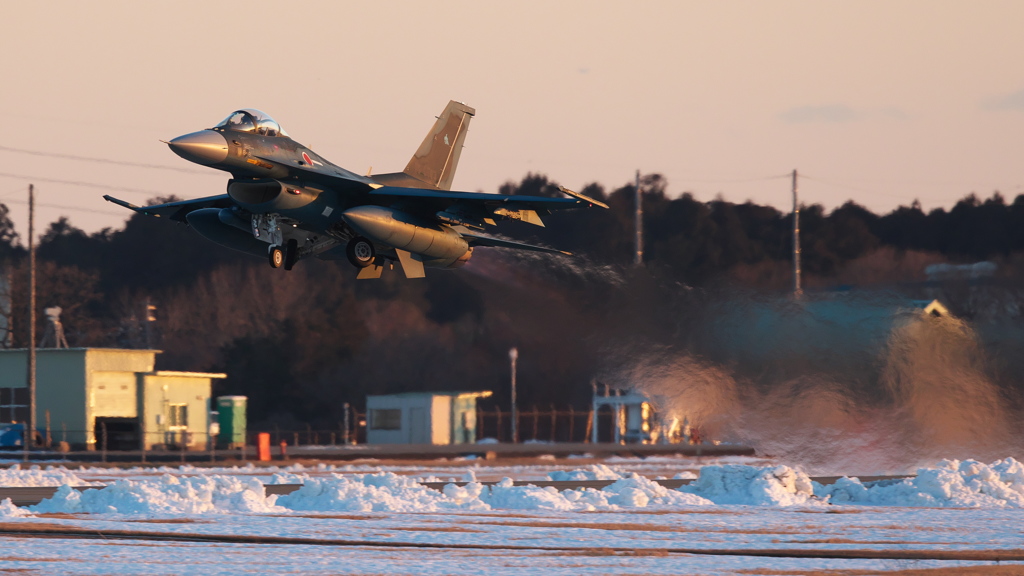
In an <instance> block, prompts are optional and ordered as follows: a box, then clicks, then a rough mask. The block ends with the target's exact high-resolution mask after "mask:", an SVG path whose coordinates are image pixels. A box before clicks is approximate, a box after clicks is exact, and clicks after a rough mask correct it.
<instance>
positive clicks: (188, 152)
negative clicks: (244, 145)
mask: <svg viewBox="0 0 1024 576" xmlns="http://www.w3.org/2000/svg"><path fill="white" fill-rule="evenodd" d="M167 145H168V146H170V147H171V150H173V151H174V153H175V154H177V155H178V156H181V157H182V158H184V159H185V160H188V161H189V162H195V163H196V164H205V165H207V166H209V165H210V164H218V163H220V162H223V161H224V160H226V159H227V157H228V140H227V138H225V137H224V135H223V134H221V133H220V132H217V131H214V130H200V131H199V132H193V133H191V134H185V135H184V136H178V137H177V138H175V139H174V140H171V141H170V142H168V143H167Z"/></svg>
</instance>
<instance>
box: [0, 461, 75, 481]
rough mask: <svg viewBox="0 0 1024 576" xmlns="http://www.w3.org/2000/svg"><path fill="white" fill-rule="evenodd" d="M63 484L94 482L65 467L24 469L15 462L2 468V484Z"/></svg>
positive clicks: (0, 470)
mask: <svg viewBox="0 0 1024 576" xmlns="http://www.w3.org/2000/svg"><path fill="white" fill-rule="evenodd" d="M62 484H70V485H72V486H90V485H92V484H93V482H86V481H85V480H82V479H81V478H79V477H78V476H76V475H75V474H74V473H72V472H70V471H69V470H67V469H66V468H63V467H61V468H54V467H52V466H48V467H47V468H46V470H42V469H40V468H39V466H32V467H31V468H29V469H28V470H22V469H21V466H19V465H17V464H15V465H13V466H11V467H10V468H0V486H61V485H62Z"/></svg>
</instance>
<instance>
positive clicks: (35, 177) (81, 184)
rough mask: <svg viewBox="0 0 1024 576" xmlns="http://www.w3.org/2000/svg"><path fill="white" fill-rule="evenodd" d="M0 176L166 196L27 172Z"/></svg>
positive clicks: (0, 174)
mask: <svg viewBox="0 0 1024 576" xmlns="http://www.w3.org/2000/svg"><path fill="white" fill-rule="evenodd" d="M0 178H17V179H19V180H32V181H36V182H50V183H53V184H67V185H69V186H84V187H86V188H98V189H100V190H113V191H116V192H133V193H135V194H148V195H150V196H165V195H166V193H165V192H158V191H156V190H145V189H142V188H127V187H123V186H110V185H108V184H97V183H95V182H85V181H82V180H59V179H56V178H44V177H42V176H29V175H25V174H10V173H7V172H0Z"/></svg>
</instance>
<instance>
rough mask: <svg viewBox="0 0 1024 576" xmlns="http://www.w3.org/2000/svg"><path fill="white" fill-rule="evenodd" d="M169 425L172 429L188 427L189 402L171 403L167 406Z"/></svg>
mask: <svg viewBox="0 0 1024 576" xmlns="http://www.w3.org/2000/svg"><path fill="white" fill-rule="evenodd" d="M167 426H168V427H169V428H171V429H172V430H173V429H179V430H180V429H184V428H188V404H171V405H170V406H168V407H167Z"/></svg>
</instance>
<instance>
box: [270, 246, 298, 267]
mask: <svg viewBox="0 0 1024 576" xmlns="http://www.w3.org/2000/svg"><path fill="white" fill-rule="evenodd" d="M268 255H269V258H270V267H271V268H280V267H281V266H284V269H285V270H291V269H292V267H293V266H295V263H296V262H298V261H299V242H298V241H297V240H295V239H294V238H292V239H291V240H288V242H287V243H286V244H285V245H284V246H271V247H270V252H268Z"/></svg>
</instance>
